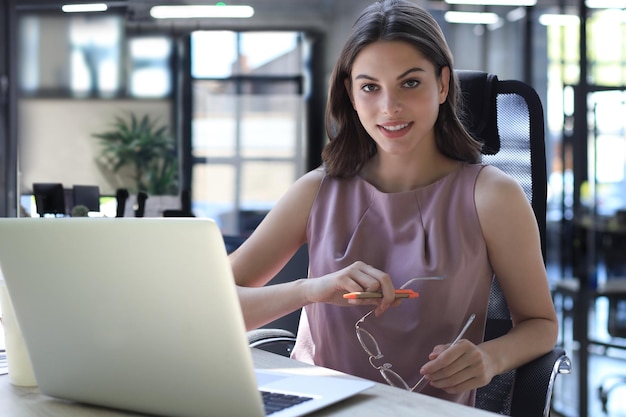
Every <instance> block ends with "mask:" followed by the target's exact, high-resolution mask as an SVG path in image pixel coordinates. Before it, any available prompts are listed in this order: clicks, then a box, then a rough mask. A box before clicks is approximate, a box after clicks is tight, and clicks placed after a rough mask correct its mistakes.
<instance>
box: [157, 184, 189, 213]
mask: <svg viewBox="0 0 626 417" xmlns="http://www.w3.org/2000/svg"><path fill="white" fill-rule="evenodd" d="M163 217H196V216H195V215H194V214H193V210H192V209H191V191H190V190H188V189H185V190H183V191H182V192H181V193H180V210H176V209H168V210H163Z"/></svg>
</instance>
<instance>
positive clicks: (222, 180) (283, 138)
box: [191, 31, 306, 234]
mask: <svg viewBox="0 0 626 417" xmlns="http://www.w3.org/2000/svg"><path fill="white" fill-rule="evenodd" d="M303 44H304V42H303V36H302V34H301V33H299V32H230V31H198V32H194V33H193V34H192V37H191V50H192V55H191V56H192V62H191V72H192V79H193V87H192V88H193V120H192V158H193V161H194V166H193V169H192V175H193V187H192V188H193V189H192V196H193V197H192V198H193V207H194V211H195V213H196V215H201V216H206V217H211V218H214V219H215V220H216V221H218V223H220V225H221V227H222V229H223V230H224V231H225V232H226V233H231V234H235V233H247V232H249V231H250V230H249V229H250V228H253V227H254V226H255V225H256V222H255V221H252V222H248V221H247V219H248V217H249V215H250V213H256V216H257V220H258V218H260V217H262V216H263V214H264V213H265V212H266V211H267V210H269V209H270V208H271V207H272V206H273V205H274V203H275V202H276V201H277V200H278V199H279V198H280V196H281V195H282V194H283V193H284V192H285V191H286V190H287V188H288V187H289V186H290V185H291V184H292V183H293V182H294V181H295V180H296V179H297V178H298V177H299V176H300V175H302V173H303V170H304V158H305V155H304V143H305V139H304V136H305V134H304V132H305V124H306V122H305V121H306V117H305V116H306V107H305V90H306V86H305V84H304V79H305V77H304V74H305V72H306V68H305V64H304V63H305V56H306V48H304V46H303ZM248 225H252V226H248Z"/></svg>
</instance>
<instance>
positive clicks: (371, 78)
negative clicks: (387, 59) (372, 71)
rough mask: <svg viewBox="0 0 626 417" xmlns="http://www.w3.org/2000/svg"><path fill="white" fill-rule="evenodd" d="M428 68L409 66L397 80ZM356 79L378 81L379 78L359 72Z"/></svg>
mask: <svg viewBox="0 0 626 417" xmlns="http://www.w3.org/2000/svg"><path fill="white" fill-rule="evenodd" d="M425 71H426V70H425V69H423V68H420V67H413V68H409V69H408V70H406V71H404V72H403V73H402V74H400V75H398V76H397V77H396V79H397V80H400V79H402V78H404V77H406V76H407V75H409V74H411V73H412V72H425ZM354 79H355V80H370V81H378V79H377V78H375V77H372V76H370V75H367V74H359V75H357V76H356V77H354Z"/></svg>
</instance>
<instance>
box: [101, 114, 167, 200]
mask: <svg viewBox="0 0 626 417" xmlns="http://www.w3.org/2000/svg"><path fill="white" fill-rule="evenodd" d="M93 136H94V137H96V138H98V139H100V142H101V144H102V152H101V156H102V157H103V159H104V160H105V161H106V162H107V164H108V165H109V166H110V167H111V169H112V171H113V172H115V173H117V172H118V171H119V170H120V169H121V168H123V167H130V168H131V169H132V177H133V181H134V183H135V187H136V190H134V191H136V192H141V191H142V192H145V193H147V194H150V195H176V194H178V158H177V154H176V142H175V141H174V139H173V138H172V137H171V136H170V135H169V133H168V128H167V126H166V125H159V124H158V123H157V121H156V120H152V119H151V117H150V116H149V115H147V114H146V115H144V116H143V117H141V118H139V117H137V116H136V115H135V114H134V113H132V112H131V113H130V114H129V115H128V117H125V118H124V117H121V116H116V117H115V121H114V122H113V129H112V130H110V131H107V132H103V133H95V134H93Z"/></svg>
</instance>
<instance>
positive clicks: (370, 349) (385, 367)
mask: <svg viewBox="0 0 626 417" xmlns="http://www.w3.org/2000/svg"><path fill="white" fill-rule="evenodd" d="M405 285H406V284H405ZM403 287H404V286H403ZM373 312H374V310H372V311H370V312H369V313H367V314H366V315H364V316H363V317H361V319H360V320H359V321H357V322H356V324H355V325H354V328H355V329H356V337H357V338H358V339H359V343H361V347H362V348H363V350H364V351H365V353H367V354H368V355H369V362H370V365H372V367H373V368H374V369H377V370H378V372H380V374H381V375H382V376H383V378H385V381H387V383H388V384H389V385H391V386H393V387H397V388H404V389H406V390H408V391H412V392H420V391H421V390H422V389H424V387H423V386H422V387H420V389H419V390H418V389H417V387H419V386H420V384H422V382H424V380H425V379H426V376H425V375H424V376H422V377H421V378H420V380H419V381H417V383H416V384H415V385H413V386H412V387H411V386H410V385H409V384H408V383H407V382H406V381H405V380H404V378H402V377H401V376H400V375H398V373H396V372H395V371H394V370H392V369H391V368H392V365H391V364H390V363H387V362H386V363H383V364H382V365H380V366H376V365H375V364H374V361H375V360H378V359H382V358H383V357H384V355H383V353H382V352H381V351H380V347H379V346H378V342H377V341H376V339H375V338H374V336H372V334H371V333H370V332H368V331H367V330H365V329H362V328H361V324H363V322H364V321H365V319H366V318H368V317H369V316H370V315H371V314H372V313H373ZM474 318H476V314H474V313H472V315H470V316H469V318H468V319H467V321H466V322H465V325H464V326H463V328H462V329H461V331H460V332H459V334H458V335H457V336H456V338H455V339H454V340H453V341H452V343H451V344H450V346H449V347H452V346H454V345H455V344H456V343H457V342H458V341H459V340H461V338H462V337H463V335H464V334H465V332H466V331H467V329H468V328H469V326H470V324H472V322H473V321H474Z"/></svg>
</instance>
